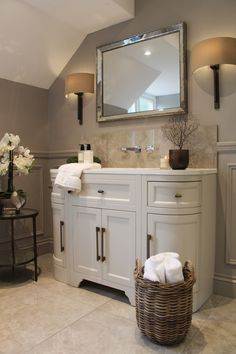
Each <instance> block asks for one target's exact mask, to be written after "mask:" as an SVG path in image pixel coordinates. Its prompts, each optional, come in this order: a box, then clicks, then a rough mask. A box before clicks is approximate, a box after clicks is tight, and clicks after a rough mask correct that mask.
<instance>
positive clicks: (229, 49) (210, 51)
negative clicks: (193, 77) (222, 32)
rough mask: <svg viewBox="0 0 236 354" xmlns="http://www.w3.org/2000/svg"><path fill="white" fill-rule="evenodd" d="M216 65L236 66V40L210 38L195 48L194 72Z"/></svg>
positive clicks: (193, 54)
mask: <svg viewBox="0 0 236 354" xmlns="http://www.w3.org/2000/svg"><path fill="white" fill-rule="evenodd" d="M216 64H234V65H236V38H231V37H216V38H209V39H206V40H204V41H202V42H199V43H197V44H196V45H195V46H194V47H193V49H192V72H194V71H195V70H197V69H199V68H201V67H203V66H212V65H216Z"/></svg>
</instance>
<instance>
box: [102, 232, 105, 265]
mask: <svg viewBox="0 0 236 354" xmlns="http://www.w3.org/2000/svg"><path fill="white" fill-rule="evenodd" d="M104 232H105V228H104V227H102V262H104V261H105V260H106V257H105V256H104Z"/></svg>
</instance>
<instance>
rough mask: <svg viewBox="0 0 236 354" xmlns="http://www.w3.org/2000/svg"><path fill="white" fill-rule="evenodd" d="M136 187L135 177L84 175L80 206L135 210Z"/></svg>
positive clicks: (79, 198) (79, 200) (79, 199)
mask: <svg viewBox="0 0 236 354" xmlns="http://www.w3.org/2000/svg"><path fill="white" fill-rule="evenodd" d="M135 187H136V178H135V176H107V175H103V176H98V175H84V176H83V177H82V189H81V192H80V193H79V197H78V198H77V199H78V204H79V205H84V206H98V207H116V208H121V209H135V204H136V196H135V189H136V188H135ZM75 198H76V197H75ZM74 201H75V200H74Z"/></svg>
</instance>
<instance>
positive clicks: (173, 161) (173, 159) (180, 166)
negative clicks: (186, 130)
mask: <svg viewBox="0 0 236 354" xmlns="http://www.w3.org/2000/svg"><path fill="white" fill-rule="evenodd" d="M169 164H170V167H171V168H172V169H173V170H185V168H187V167H188V164H189V150H169Z"/></svg>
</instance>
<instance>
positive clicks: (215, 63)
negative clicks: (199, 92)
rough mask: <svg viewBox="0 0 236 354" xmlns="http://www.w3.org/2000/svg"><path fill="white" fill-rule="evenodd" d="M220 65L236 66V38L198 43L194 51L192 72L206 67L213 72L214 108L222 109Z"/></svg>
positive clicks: (220, 38) (210, 39) (213, 39)
mask: <svg viewBox="0 0 236 354" xmlns="http://www.w3.org/2000/svg"><path fill="white" fill-rule="evenodd" d="M220 64H234V65H236V38H231V37H216V38H209V39H206V40H204V41H202V42H199V43H197V44H196V45H195V46H194V47H193V49H192V71H193V72H194V71H196V70H197V69H199V68H202V67H204V66H209V67H210V68H211V69H212V70H213V76H214V107H215V109H219V108H220V88H219V69H220Z"/></svg>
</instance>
